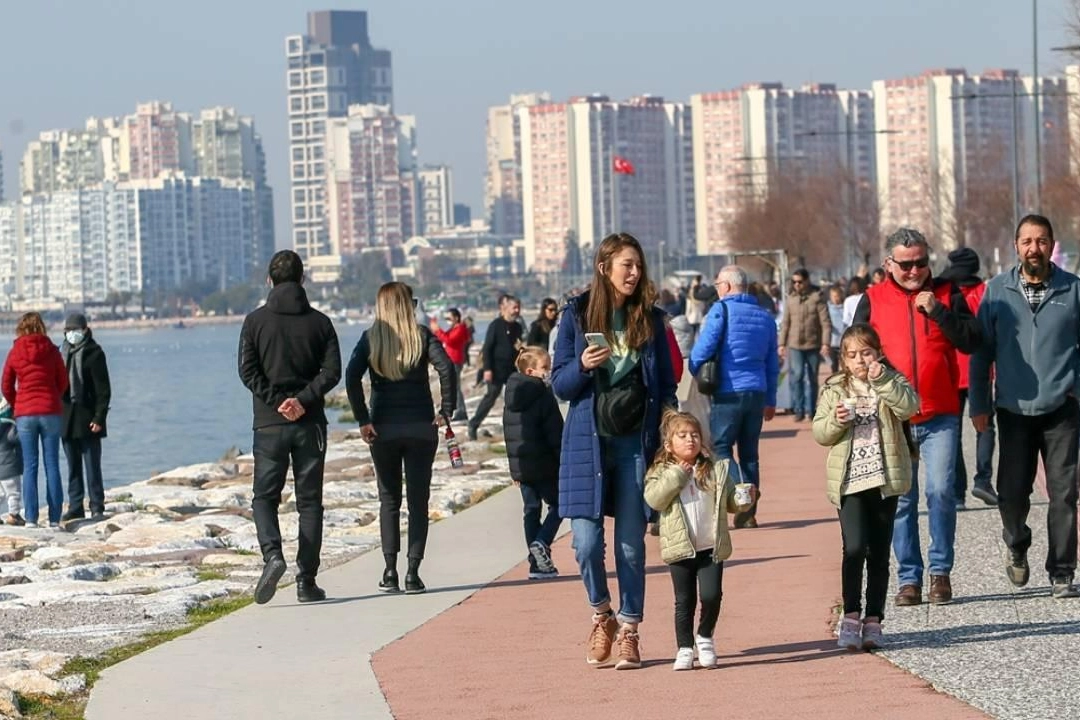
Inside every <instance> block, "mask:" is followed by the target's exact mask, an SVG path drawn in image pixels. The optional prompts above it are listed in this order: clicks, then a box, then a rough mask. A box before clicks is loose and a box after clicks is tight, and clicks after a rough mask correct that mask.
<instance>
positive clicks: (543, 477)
mask: <svg viewBox="0 0 1080 720" xmlns="http://www.w3.org/2000/svg"><path fill="white" fill-rule="evenodd" d="M562 432H563V416H562V413H561V412H560V411H559V403H558V401H557V400H556V399H555V393H553V392H552V391H551V388H550V387H548V386H547V385H545V384H544V381H543V380H541V379H540V378H536V377H530V376H529V375H525V374H523V373H520V372H515V373H514V374H513V375H511V376H510V378H509V379H508V380H507V382H506V397H505V398H503V433H504V437H505V440H506V455H507V457H508V458H509V460H510V477H512V478H513V479H514V480H516V481H518V482H521V483H524V484H526V485H537V484H541V483H557V482H558V481H559V452H560V450H561V449H562Z"/></svg>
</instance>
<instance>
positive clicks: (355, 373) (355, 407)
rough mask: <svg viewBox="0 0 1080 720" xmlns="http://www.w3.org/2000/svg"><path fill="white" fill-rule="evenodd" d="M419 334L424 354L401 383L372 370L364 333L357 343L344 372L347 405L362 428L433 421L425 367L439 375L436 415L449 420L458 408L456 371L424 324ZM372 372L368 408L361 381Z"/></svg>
mask: <svg viewBox="0 0 1080 720" xmlns="http://www.w3.org/2000/svg"><path fill="white" fill-rule="evenodd" d="M420 334H421V335H422V336H423V338H424V345H425V347H427V353H426V354H423V355H421V356H420V362H418V363H417V364H416V366H415V367H414V368H413V369H412V370H410V371H409V372H408V373H407V374H406V375H405V377H404V378H403V379H401V380H388V379H386V378H384V377H383V376H381V375H379V374H378V373H377V372H375V370H374V369H371V341H370V340H369V339H368V334H367V332H366V331H365V332H364V334H363V335H361V336H360V341H359V342H358V343H356V349H355V350H353V354H352V358H351V359H350V360H349V366H348V368H346V369H345V389H346V391H347V392H348V393H349V405H351V406H352V411H353V416H354V417H355V418H356V422H357V423H359V424H360V425H361V426H363V425H368V424H373V425H375V426H376V427H378V426H379V425H404V424H409V423H421V422H423V423H428V424H430V423H431V422H432V421H433V420H434V419H435V408H434V401H433V400H432V397H431V380H430V379H429V377H428V367H429V366H430V367H434V368H435V372H437V373H438V374H439V394H440V395H441V401H440V407H439V413H440V414H441V415H445V416H446V417H450V416H451V415H452V414H453V413H454V407H455V405H457V371H456V370H455V369H454V364H453V363H452V362H450V358H449V357H448V356H447V355H446V350H444V349H443V344H442V342H441V341H440V340H439V338H437V337H435V333H433V332H431V330H429V329H428V328H426V327H424V326H423V325H421V326H420ZM369 369H371V406H370V408H369V407H368V404H367V402H366V400H365V398H364V386H363V384H362V382H361V380H362V379H363V377H364V375H365V374H366V373H367V372H368V370H369Z"/></svg>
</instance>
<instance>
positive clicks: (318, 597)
mask: <svg viewBox="0 0 1080 720" xmlns="http://www.w3.org/2000/svg"><path fill="white" fill-rule="evenodd" d="M296 599H297V600H298V601H299V602H302V603H309V602H322V601H323V600H325V599H326V591H325V590H323V589H322V588H321V587H319V586H318V585H316V584H315V580H314V578H312V579H311V580H308V579H304V580H297V581H296Z"/></svg>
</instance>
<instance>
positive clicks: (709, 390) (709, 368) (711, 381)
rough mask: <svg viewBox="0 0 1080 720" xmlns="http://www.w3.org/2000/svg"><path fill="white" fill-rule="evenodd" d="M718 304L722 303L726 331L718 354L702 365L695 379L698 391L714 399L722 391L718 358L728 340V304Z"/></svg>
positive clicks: (718, 348) (717, 348) (718, 347)
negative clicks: (716, 393)
mask: <svg viewBox="0 0 1080 720" xmlns="http://www.w3.org/2000/svg"><path fill="white" fill-rule="evenodd" d="M717 302H719V303H720V312H721V314H722V315H723V318H724V331H723V332H722V333H720V342H718V343H717V345H716V354H715V355H713V356H712V357H711V358H709V359H708V360H706V361H705V362H704V363H702V365H701V367H699V368H698V371H697V375H696V376H695V378H694V379H695V380H696V381H697V387H698V390H699V391H700V392H701V394H702V395H705V396H707V397H712V396H713V394H714V393H715V392H716V391H717V390H719V389H720V365H719V360H718V358H719V357H720V350H721V349H722V348H723V347H724V341H725V340H726V339H727V329H728V309H727V304H726V303H725V302H724V301H723V300H717Z"/></svg>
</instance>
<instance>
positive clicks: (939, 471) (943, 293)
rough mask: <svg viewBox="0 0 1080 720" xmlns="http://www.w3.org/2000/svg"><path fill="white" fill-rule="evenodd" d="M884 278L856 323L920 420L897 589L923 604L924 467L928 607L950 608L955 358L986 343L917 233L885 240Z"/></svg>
mask: <svg viewBox="0 0 1080 720" xmlns="http://www.w3.org/2000/svg"><path fill="white" fill-rule="evenodd" d="M885 253H886V256H887V257H886V262H885V269H886V278H885V281H884V282H881V283H878V284H877V285H873V286H871V287H870V288H868V289H867V291H866V293H864V294H863V297H862V300H861V301H860V302H859V307H858V308H857V309H856V310H855V322H857V323H858V322H862V323H869V324H870V325H871V326H872V327H873V328H874V330H876V331H877V333H878V335H879V336H880V337H881V347H882V350H884V352H885V357H886V358H888V360H889V362H890V363H891V364H892V366H893V367H895V368H896V369H897V370H898V371H899V372H901V373H903V375H904V377H906V378H907V379H908V381H909V382H910V383H911V384H912V385H913V386H914V388H915V390H916V392H918V393H919V401H920V407H919V414H918V415H916V416H915V417H913V418H911V435H912V438H911V440H912V441H913V443H914V445H915V446H916V450H915V451H914V452H913V453H912V460H911V490H910V491H908V493H907V494H906V495H903V496H902V497H901V498H900V500H899V502H898V504H897V507H896V520H895V522H894V524H893V552H894V553H895V554H896V563H897V573H898V583H897V584H898V585H899V586H900V591H899V592H898V593H897V595H896V604H897V605H900V606H904V605H920V604H921V603H922V585H923V571H924V564H923V557H922V548H921V547H920V545H919V465H920V464H921V465H923V466H924V467H925V468H926V478H925V485H924V489H925V493H926V510H927V516H928V517H929V520H930V548H929V550H928V552H927V561H928V563H929V565H930V593H929V595H928V599H929V601H930V602H931V603H935V604H944V603H949V602H952V596H953V593H952V582H951V580H950V577H949V576H950V574H951V573H952V566H953V557H954V548H953V545H954V542H955V539H956V497H955V492H954V489H953V486H954V484H955V476H956V446H957V443H958V442H959V440H960V395H959V393H958V392H957V388H958V387H959V382H960V366H959V361H958V360H957V356H956V351H957V350H959V351H961V352H964V353H968V354H970V353H972V352H974V351H975V350H976V349H978V347H979V344H980V342H981V339H982V333H981V331H980V329H979V323H978V320H976V318H975V316H974V315H972V314H971V309H970V308H969V307H968V304H967V301H966V300H965V298H964V295H963V293H962V292H961V290H960V288H958V287H957V286H956V285H955V284H953V282H952V281H950V280H942V279H937V278H934V277H933V274H932V273H931V271H930V244H929V243H928V242H927V241H926V238H925V237H923V234H922V233H920V232H919V231H918V230H912V229H911V228H900V229H899V230H897V231H896V232H894V233H893V234H892V235H889V237H888V238H887V239H886V241H885Z"/></svg>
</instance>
